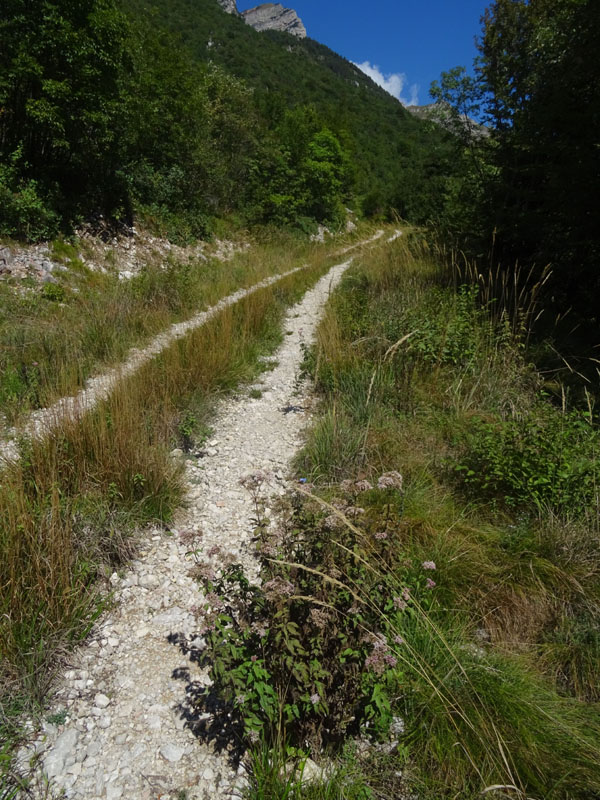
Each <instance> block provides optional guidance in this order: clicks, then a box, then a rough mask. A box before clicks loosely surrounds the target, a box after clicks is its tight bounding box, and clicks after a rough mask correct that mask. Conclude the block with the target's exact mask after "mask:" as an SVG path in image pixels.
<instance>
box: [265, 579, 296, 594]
mask: <svg viewBox="0 0 600 800" xmlns="http://www.w3.org/2000/svg"><path fill="white" fill-rule="evenodd" d="M263 590H264V593H265V596H266V597H267V599H268V600H277V599H278V598H281V597H290V596H291V595H293V594H294V592H295V591H296V590H295V587H294V584H293V583H291V582H290V581H286V580H284V579H283V578H281V577H280V576H279V575H276V576H275V577H274V578H271V580H269V581H267V582H266V583H264V584H263Z"/></svg>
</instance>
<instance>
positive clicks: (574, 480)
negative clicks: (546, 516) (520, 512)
mask: <svg viewBox="0 0 600 800" xmlns="http://www.w3.org/2000/svg"><path fill="white" fill-rule="evenodd" d="M599 445H600V436H599V434H598V431H597V430H595V429H594V428H593V427H592V426H591V425H590V422H589V417H588V416H587V415H585V414H583V413H582V412H579V411H571V412H568V413H564V414H563V413H561V412H560V411H559V410H558V409H555V408H553V407H552V406H551V405H549V404H548V403H546V402H543V401H540V402H539V403H538V404H537V405H536V406H535V407H534V408H533V409H532V411H531V412H529V413H527V414H525V415H524V416H523V417H521V418H510V419H505V420H503V419H495V420H492V421H487V420H484V419H481V418H475V419H474V420H473V421H472V422H471V423H470V425H469V428H468V430H467V432H466V434H465V435H464V451H463V453H462V456H461V460H460V464H459V465H458V466H457V467H456V471H457V472H458V473H459V475H460V476H461V478H462V480H463V481H464V484H465V485H466V486H467V487H468V488H469V490H471V491H472V492H474V493H476V494H477V495H479V496H481V495H482V494H483V495H484V496H487V497H500V498H502V499H503V500H504V501H505V502H506V503H507V504H508V505H510V506H520V505H530V506H534V507H535V508H537V509H542V508H543V507H548V506H549V507H551V508H552V509H554V510H556V511H559V512H564V513H566V514H572V515H578V514H583V513H584V512H585V511H586V510H589V509H590V508H591V509H594V508H596V507H597V505H598V486H599V485H600V462H599V461H598V453H599Z"/></svg>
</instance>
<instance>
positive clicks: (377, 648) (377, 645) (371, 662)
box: [365, 636, 398, 675]
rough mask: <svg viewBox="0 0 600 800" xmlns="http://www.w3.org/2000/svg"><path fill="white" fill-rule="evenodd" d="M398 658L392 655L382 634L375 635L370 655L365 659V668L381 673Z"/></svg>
mask: <svg viewBox="0 0 600 800" xmlns="http://www.w3.org/2000/svg"><path fill="white" fill-rule="evenodd" d="M397 663H398V659H397V658H396V657H395V656H393V655H392V653H391V652H390V649H389V647H388V644H387V642H386V640H385V639H384V638H383V637H382V636H377V637H375V641H374V643H373V650H372V651H371V655H369V656H367V658H366V659H365V669H368V670H371V671H372V672H374V673H375V674H376V675H383V673H384V672H385V670H386V669H387V668H388V667H395V666H396V664H397Z"/></svg>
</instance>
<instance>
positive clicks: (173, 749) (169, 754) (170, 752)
mask: <svg viewBox="0 0 600 800" xmlns="http://www.w3.org/2000/svg"><path fill="white" fill-rule="evenodd" d="M184 752H185V750H184V749H183V747H177V745H175V744H169V743H167V744H163V745H162V747H161V748H160V754H161V756H162V757H163V758H164V759H165V760H166V761H171V762H175V761H180V760H181V758H182V756H183V754H184Z"/></svg>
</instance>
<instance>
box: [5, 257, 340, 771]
mask: <svg viewBox="0 0 600 800" xmlns="http://www.w3.org/2000/svg"><path fill="white" fill-rule="evenodd" d="M332 263H333V262H332V260H331V258H328V257H326V256H325V254H319V253H318V252H314V253H313V256H312V259H311V262H310V264H309V265H308V268H307V269H305V270H302V271H300V272H298V273H296V274H294V275H292V276H289V277H288V278H285V279H283V280H282V281H280V282H278V283H277V284H275V285H273V286H271V287H269V288H267V289H261V290H259V291H257V292H255V293H254V294H252V295H251V296H249V297H248V298H246V299H244V300H242V301H240V302H239V303H238V304H236V305H235V306H232V307H229V308H227V309H225V310H224V311H223V312H222V313H220V314H219V315H218V316H217V317H216V318H215V319H213V320H212V321H210V322H209V323H208V324H207V325H205V326H204V327H202V328H199V329H197V330H195V331H194V332H192V333H191V334H190V335H189V336H188V337H186V338H184V339H181V340H178V341H177V342H175V343H174V344H172V345H171V346H170V347H169V348H168V349H166V350H165V351H163V352H162V354H161V355H160V356H159V357H157V358H156V359H154V360H153V361H151V362H148V363H147V364H146V365H144V366H143V367H142V368H141V369H140V370H139V371H138V372H137V373H136V374H135V375H133V376H131V377H129V378H127V379H126V380H124V381H123V382H122V383H121V384H120V385H119V387H118V388H117V389H116V390H115V391H114V392H113V393H112V395H111V396H110V398H109V399H107V400H106V401H103V402H101V403H100V404H99V405H98V406H97V407H96V408H95V409H94V410H93V411H92V412H89V413H88V414H86V415H85V416H84V417H82V418H81V419H80V420H78V421H76V422H72V423H69V422H64V423H63V424H61V426H60V427H59V428H58V429H56V430H55V432H54V433H53V435H52V437H51V438H48V439H45V440H43V441H34V442H23V443H22V444H21V459H20V461H19V462H18V463H16V464H14V465H11V466H8V467H7V468H6V469H5V470H4V471H3V472H2V474H1V475H0V653H1V656H2V660H1V668H0V670H1V671H0V677H1V681H0V685H1V686H2V689H1V690H0V727H1V730H2V738H6V739H8V740H9V741H10V740H12V741H15V740H16V739H17V738H18V730H17V725H18V721H19V717H20V715H22V714H23V712H25V711H30V712H31V711H32V710H35V708H36V706H39V704H40V703H41V701H42V699H43V697H44V694H45V692H46V691H47V689H48V687H49V685H50V683H51V681H52V678H53V665H55V664H56V663H57V658H58V657H59V656H60V653H61V652H62V651H64V650H65V649H68V648H69V647H70V646H72V645H73V644H74V643H76V642H77V641H79V640H81V639H82V638H83V637H84V636H85V635H86V633H87V632H88V631H89V628H90V626H91V624H92V623H93V621H94V619H95V617H96V616H97V614H98V613H100V611H101V610H102V608H103V604H104V603H105V602H106V594H105V591H104V588H103V586H102V581H100V582H99V580H98V579H99V578H102V577H103V576H108V575H110V574H111V572H112V571H113V570H114V569H116V568H118V566H119V565H120V564H122V563H123V561H124V559H126V558H127V557H128V555H129V553H130V552H131V549H132V547H134V544H135V535H134V534H135V532H136V530H137V529H138V528H139V527H140V526H141V525H144V524H147V523H159V524H160V523H168V520H169V518H170V516H171V514H172V512H173V510H174V509H175V508H176V506H177V505H178V504H179V503H180V501H181V496H182V484H181V473H180V467H178V466H177V464H176V463H175V462H174V461H173V459H172V458H170V456H169V453H170V450H171V449H172V448H173V447H174V446H181V447H184V448H185V447H187V445H188V444H189V441H190V438H194V437H196V436H198V435H199V434H200V435H201V433H202V430H203V429H204V428H205V425H206V424H207V420H208V418H209V413H210V408H211V405H212V402H213V401H214V398H215V397H216V396H217V395H218V394H220V393H222V392H224V391H228V390H230V389H232V388H233V387H234V386H235V385H236V384H237V383H238V382H240V381H243V380H249V379H251V378H252V376H253V375H255V374H256V373H257V372H258V371H260V369H261V363H260V360H259V357H260V356H261V355H262V354H264V353H266V352H270V351H272V350H273V349H274V348H275V346H276V345H277V343H278V342H279V340H280V335H281V332H280V320H281V316H282V313H283V311H284V309H285V307H286V306H288V305H289V304H291V303H293V302H295V301H296V300H297V299H299V297H300V296H301V295H302V293H303V292H304V291H305V290H306V289H307V288H308V287H309V286H310V285H312V284H313V283H314V282H315V281H316V280H317V278H318V277H320V276H321V275H322V274H323V272H324V271H326V269H328V268H329V266H331V264H332ZM6 753H8V751H6ZM6 753H5V757H7V755H6ZM1 761H2V755H0V766H1Z"/></svg>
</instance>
